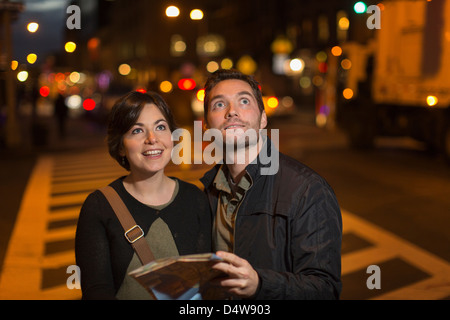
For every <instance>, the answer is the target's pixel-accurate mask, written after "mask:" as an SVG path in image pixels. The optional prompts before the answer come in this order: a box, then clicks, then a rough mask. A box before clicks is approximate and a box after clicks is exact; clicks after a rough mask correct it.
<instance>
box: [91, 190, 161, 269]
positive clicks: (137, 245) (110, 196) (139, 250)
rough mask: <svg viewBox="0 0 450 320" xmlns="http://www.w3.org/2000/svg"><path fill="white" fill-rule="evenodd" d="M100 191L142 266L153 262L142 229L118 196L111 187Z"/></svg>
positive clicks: (153, 258)
mask: <svg viewBox="0 0 450 320" xmlns="http://www.w3.org/2000/svg"><path fill="white" fill-rule="evenodd" d="M100 191H101V192H102V193H103V194H104V195H105V197H106V199H107V200H108V201H109V203H110V205H111V207H112V208H113V210H114V212H115V213H116V216H117V218H118V219H119V221H120V223H121V225H122V227H123V229H124V230H125V233H124V236H125V238H126V239H127V241H128V242H129V243H130V244H131V245H132V246H133V248H134V250H135V251H136V254H137V255H138V257H139V260H141V263H142V264H147V263H149V262H151V261H153V260H155V257H154V256H153V253H152V251H151V249H150V246H149V245H148V243H147V241H146V240H145V237H144V231H143V230H142V228H141V227H140V226H139V225H137V224H136V222H135V221H134V219H133V216H132V215H131V213H130V211H129V210H128V208H127V206H126V205H125V203H123V201H122V199H121V198H120V196H119V195H118V194H117V192H116V190H114V189H113V188H112V187H111V186H106V187H104V188H101V189H100Z"/></svg>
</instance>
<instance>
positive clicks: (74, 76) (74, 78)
mask: <svg viewBox="0 0 450 320" xmlns="http://www.w3.org/2000/svg"><path fill="white" fill-rule="evenodd" d="M69 79H70V81H72V82H73V83H77V82H78V81H80V79H81V75H80V74H79V73H78V72H76V71H74V72H72V73H71V74H70V75H69Z"/></svg>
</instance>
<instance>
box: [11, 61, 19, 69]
mask: <svg viewBox="0 0 450 320" xmlns="http://www.w3.org/2000/svg"><path fill="white" fill-rule="evenodd" d="M18 66H19V62H18V61H16V60H13V61H11V69H12V70H16V69H17V67H18Z"/></svg>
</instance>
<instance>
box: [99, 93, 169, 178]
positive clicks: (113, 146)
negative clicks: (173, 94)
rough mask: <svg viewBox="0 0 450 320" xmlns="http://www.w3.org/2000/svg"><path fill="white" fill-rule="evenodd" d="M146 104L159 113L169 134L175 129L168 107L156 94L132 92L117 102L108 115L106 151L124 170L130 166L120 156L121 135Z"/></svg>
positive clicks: (133, 122) (137, 117) (135, 120)
mask: <svg viewBox="0 0 450 320" xmlns="http://www.w3.org/2000/svg"><path fill="white" fill-rule="evenodd" d="M147 104H153V105H155V106H156V107H157V108H158V109H159V111H161V113H162V115H163V116H164V118H165V120H166V121H167V124H168V125H169V129H170V131H171V132H173V131H174V130H175V129H176V128H177V127H176V124H175V121H174V119H173V115H172V112H171V111H170V109H169V106H168V105H167V103H166V102H165V101H164V99H163V98H162V97H161V96H160V95H159V94H157V93H156V92H147V93H142V92H138V91H132V92H130V93H128V94H126V95H124V96H123V97H121V98H120V99H119V100H117V101H116V103H115V104H114V106H113V107H112V109H111V112H110V114H109V121H108V137H107V142H108V151H109V154H110V155H111V157H113V158H114V159H115V160H116V161H117V162H118V163H119V164H120V165H121V166H122V167H124V168H125V169H126V170H130V164H129V163H128V160H127V158H126V157H123V156H122V155H121V150H122V141H123V135H124V134H125V133H127V132H128V130H130V129H131V127H132V126H133V125H134V124H135V123H136V122H137V120H138V119H139V116H140V114H141V111H142V109H143V108H144V106H145V105H147Z"/></svg>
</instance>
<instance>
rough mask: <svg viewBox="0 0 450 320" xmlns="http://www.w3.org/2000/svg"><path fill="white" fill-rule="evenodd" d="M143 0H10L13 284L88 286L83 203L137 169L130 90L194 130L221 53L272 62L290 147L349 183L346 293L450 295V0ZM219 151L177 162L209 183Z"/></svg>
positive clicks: (57, 289)
mask: <svg viewBox="0 0 450 320" xmlns="http://www.w3.org/2000/svg"><path fill="white" fill-rule="evenodd" d="M133 3H134V5H133V6H130V1H125V0H114V1H113V0H110V1H107V0H96V1H90V0H89V1H87V0H78V1H57V0H52V1H50V0H48V1H43V2H39V1H34V0H26V1H23V2H19V1H0V13H1V15H0V22H1V28H0V30H1V34H0V39H1V41H2V43H1V46H0V202H1V203H2V206H1V209H0V210H1V211H0V231H1V232H0V300H79V299H81V298H82V293H81V289H80V286H79V275H78V274H77V270H78V269H77V265H76V264H77V262H76V259H75V235H76V232H77V223H78V221H79V216H80V210H81V207H82V205H83V203H84V202H85V200H86V198H87V197H88V195H89V194H91V193H92V192H94V191H95V190H97V189H99V188H101V187H103V186H106V185H108V184H109V183H111V182H112V181H114V180H116V179H117V178H118V177H121V176H125V175H127V170H125V169H124V168H122V167H121V166H120V165H119V164H118V162H116V161H115V160H114V159H113V158H112V157H111V156H110V155H109V153H108V147H107V141H106V139H107V121H108V116H109V113H110V111H111V109H112V107H113V105H114V103H115V102H116V101H117V99H119V98H120V97H122V96H123V95H124V94H126V93H128V92H141V93H147V92H156V93H158V94H159V95H161V97H162V98H163V99H164V100H165V101H167V104H168V105H169V106H170V108H171V109H172V111H173V115H174V118H175V122H176V124H177V125H178V126H179V127H180V128H185V129H188V130H189V132H191V133H192V132H193V131H195V129H194V127H195V124H196V123H197V124H198V123H199V122H196V121H203V122H204V118H203V116H204V112H205V111H204V109H203V102H204V99H205V90H204V84H205V81H206V79H207V78H208V76H210V75H211V74H213V73H214V72H215V71H216V70H218V69H233V70H238V71H239V72H240V73H242V74H245V75H251V76H254V77H255V79H256V80H257V81H258V88H257V90H259V91H260V93H259V95H260V96H261V99H262V101H263V102H261V106H262V107H261V109H260V110H264V111H265V113H266V115H267V118H268V125H267V129H268V133H269V136H270V135H271V134H272V136H273V134H274V133H275V137H274V139H273V141H274V142H275V144H277V147H278V149H279V150H280V152H282V153H284V154H286V155H288V156H289V157H291V158H293V159H295V160H297V161H299V162H301V163H303V164H305V165H306V166H308V167H309V168H311V169H312V170H314V171H315V172H316V173H318V174H319V175H320V176H322V177H323V178H324V179H325V180H326V181H327V182H328V184H329V185H330V186H331V188H332V189H333V190H334V193H335V195H336V198H337V201H338V203H339V207H340V210H341V214H342V225H343V229H342V247H341V256H342V259H341V264H342V266H341V280H342V292H341V294H340V297H339V298H340V299H341V300H372V299H373V300H450V232H449V228H448V226H449V225H450V215H449V214H450V197H449V195H450V160H449V159H450V113H449V111H450V82H449V79H448V76H447V75H448V73H449V72H450V64H449V61H450V60H449V59H448V57H449V52H450V51H449V50H450V16H449V12H450V10H449V9H450V1H449V0H432V1H413V2H412V1H406V0H405V1H403V0H399V1H395V2H394V1H380V2H379V3H378V2H377V1H366V2H362V1H359V2H357V1H350V0H346V1H332V0H328V1H324V4H323V5H320V4H318V2H317V4H314V3H313V2H309V1H306V2H300V1H299V2H297V1H290V0H281V1H261V2H260V1H257V0H252V1H248V2H241V1H225V0H223V1H217V2H211V1H203V0H199V1H197V2H196V3H195V5H196V6H197V5H198V7H194V4H189V6H188V5H187V4H183V6H186V7H182V6H181V4H179V8H178V7H175V5H177V4H176V3H174V4H169V3H166V2H163V1H144V0H139V1H138V0H136V1H133ZM169 5H171V6H169ZM69 6H70V7H69ZM200 9H202V10H200ZM399 12H400V13H401V14H400V13H399ZM411 12H413V13H412V14H410V13H411ZM249 15H252V16H253V17H254V19H247V17H248V16H249ZM50 16H52V17H53V18H54V17H58V18H57V19H49V17H50ZM380 17H381V24H380V20H379V18H380ZM50 20H52V22H51V23H52V25H50V22H49V21H50ZM55 20H57V21H55ZM88 21H89V22H88ZM33 22H34V24H33ZM55 23H57V27H56V24H55ZM224 24H226V26H227V27H226V28H224ZM27 28H28V29H27ZM57 30H59V31H58V34H57V35H56V33H57ZM50 38H51V39H50ZM31 47H33V48H31ZM255 87H257V86H256V85H255ZM263 104H264V105H263ZM163 117H164V116H163ZM183 142H185V141H184V140H183ZM206 145H207V144H205V141H203V145H202V147H203V149H202V150H204V149H205V147H206ZM194 149H195V148H194V147H193V149H192V151H193V153H192V154H191V156H192V157H193V158H194V157H196V156H199V155H198V154H195V152H198V151H199V150H198V149H196V150H194ZM124 158H126V157H123V158H122V161H124ZM172 160H173V154H172ZM127 161H128V160H127ZM212 166H213V165H211V164H207V163H205V161H203V162H202V163H201V164H198V163H195V164H189V163H181V164H174V163H172V162H170V163H169V165H168V166H167V167H166V168H165V174H166V175H168V176H172V177H177V178H179V179H181V180H184V181H187V182H189V183H192V184H194V185H196V186H197V187H198V188H200V189H203V188H204V186H203V185H202V183H201V182H200V178H201V177H202V176H203V175H204V174H205V173H206V172H207V171H208V170H209V169H211V168H212ZM244 195H245V194H244ZM260 200H263V199H260ZM237 208H238V209H237V210H239V206H238V207H237ZM80 220H81V219H80ZM143 233H144V232H143Z"/></svg>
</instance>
